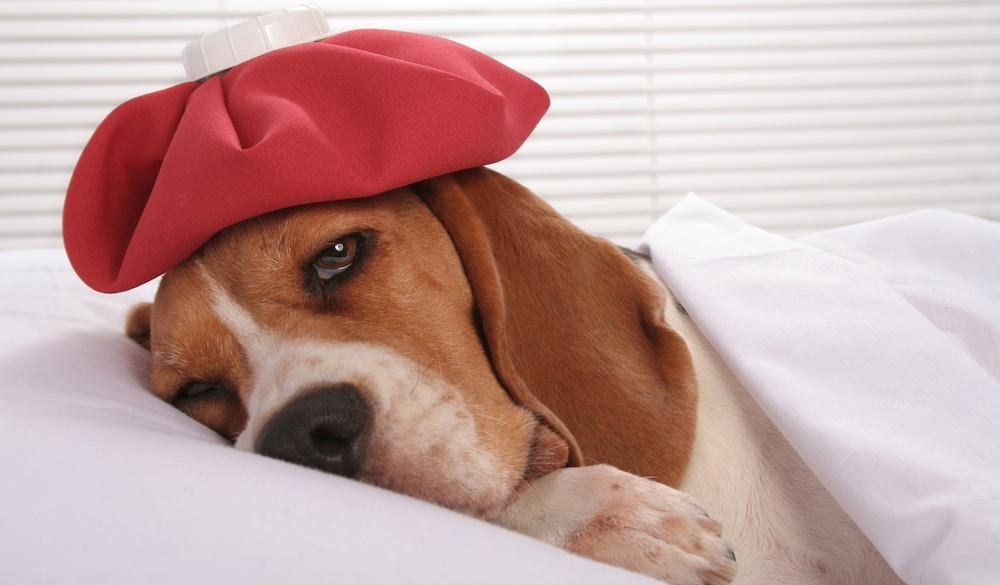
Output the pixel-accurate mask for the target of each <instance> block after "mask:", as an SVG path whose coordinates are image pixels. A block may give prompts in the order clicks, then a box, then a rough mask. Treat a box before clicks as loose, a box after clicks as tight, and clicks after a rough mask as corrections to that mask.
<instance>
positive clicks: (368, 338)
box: [126, 168, 899, 585]
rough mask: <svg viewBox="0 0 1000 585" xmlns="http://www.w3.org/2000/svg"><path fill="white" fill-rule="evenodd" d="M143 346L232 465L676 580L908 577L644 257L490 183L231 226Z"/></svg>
mask: <svg viewBox="0 0 1000 585" xmlns="http://www.w3.org/2000/svg"><path fill="white" fill-rule="evenodd" d="M644 264H645V265H644ZM126 329H127V334H128V335H129V336H130V337H132V338H133V339H134V340H136V341H137V342H139V343H140V344H142V345H143V346H145V347H146V348H148V349H150V350H151V352H152V371H151V377H152V391H153V392H154V393H155V394H156V395H158V396H160V397H161V398H163V399H164V400H166V401H168V402H169V403H171V404H172V405H174V406H175V407H176V408H178V409H180V410H181V411H183V412H184V413H186V414H188V415H190V416H191V417H193V418H195V419H196V420H198V421H200V422H201V423H202V424H204V425H206V426H208V427H210V428H212V429H213V430H215V431H216V432H218V433H219V434H220V435H222V436H224V437H226V438H228V439H229V440H230V441H232V443H233V444H234V445H235V446H236V448H238V449H244V450H247V451H253V452H257V453H260V454H263V455H267V456H271V457H275V458H278V459H283V460H285V461H289V462H292V463H296V464H300V465H305V466H308V467H313V468H316V469H318V470H321V471H325V472H329V473H334V474H338V475H342V476H346V477H351V478H356V479H358V480H360V481H363V482H367V483H371V484H374V485H378V486H382V487H385V488H388V489H392V490H395V491H398V492H402V493H404V494H408V495H411V496H415V497H418V498H422V499H425V500H429V501H431V502H436V503H438V504H440V505H443V506H446V507H449V508H452V509H454V510H457V511H460V512H463V513H466V514H470V515H472V516H476V517H479V518H482V519H485V520H488V521H492V522H495V523H497V524H500V525H502V526H505V527H508V528H510V529H513V530H516V531H518V532H522V533H524V534H527V535H530V536H533V537H536V538H538V539H540V540H543V541H545V542H548V543H551V544H553V545H556V546H560V547H563V548H565V549H567V550H569V551H572V552H575V553H578V554H581V555H584V556H587V557H590V558H592V559H596V560H598V561H602V562H607V563H610V564H614V565H618V566H621V567H624V568H626V569H630V570H633V571H637V572H640V573H644V574H646V575H650V576H652V577H655V578H658V579H661V580H663V581H665V582H668V583H672V584H674V585H689V584H690V585H701V584H705V583H709V584H723V583H730V582H734V581H733V579H734V576H735V574H736V559H737V558H739V560H740V575H739V578H737V579H736V580H735V582H736V583H740V584H742V585H764V584H767V585H784V584H787V585H792V584H794V585H813V584H815V585H819V584H824V585H848V584H850V585H860V584H886V583H899V580H898V579H897V578H896V577H895V576H894V575H893V573H892V571H891V570H890V569H889V568H888V567H887V566H886V564H885V562H884V561H883V560H882V558H881V557H880V556H879V554H878V553H877V552H876V551H875V550H874V548H873V547H872V546H871V544H870V543H869V542H868V541H867V540H866V539H865V537H864V536H863V535H862V534H861V532H860V531H859V530H858V529H857V528H856V527H855V526H854V525H853V524H852V523H851V521H850V520H849V519H848V518H847V516H846V515H845V514H844V513H843V512H842V511H841V509H840V508H839V507H838V506H837V504H836V503H835V502H834V501H833V500H832V498H831V497H830V495H829V494H828V493H827V492H826V491H825V490H824V489H823V487H822V486H821V485H820V484H819V482H818V481H817V480H816V479H815V477H813V475H812V474H811V473H809V471H808V470H807V469H806V467H805V466H804V464H803V463H802V461H801V460H800V459H799V458H798V457H797V456H796V454H795V453H794V451H793V450H792V449H791V447H790V446H789V445H788V443H787V442H786V441H785V440H784V439H783V438H782V436H781V435H780V433H779V432H778V431H777V430H776V429H775V427H774V426H773V425H772V424H771V423H770V421H769V420H768V419H767V417H766V416H765V415H764V414H763V413H762V412H761V411H760V409H759V408H758V407H757V406H756V404H754V402H753V400H752V399H751V397H750V396H749V395H748V394H747V393H746V392H745V391H744V390H743V389H742V387H741V386H740V384H739V382H738V381H737V380H736V379H735V378H734V377H733V375H732V374H731V373H730V372H729V371H728V370H727V369H726V367H725V365H724V363H723V362H722V360H721V359H720V358H719V356H718V355H717V354H716V353H715V352H714V351H713V350H712V348H711V346H710V345H709V344H708V343H707V342H706V341H705V339H704V338H703V337H702V336H701V335H700V333H699V332H698V330H697V329H696V328H695V326H694V325H693V324H692V323H691V321H690V320H689V319H688V318H687V316H686V315H685V314H684V312H683V311H682V310H681V309H680V308H679V307H678V306H677V305H676V303H674V302H673V300H672V298H671V296H670V293H669V291H668V290H667V289H666V288H665V287H664V286H663V285H662V284H661V283H660V282H659V281H658V280H656V279H655V275H654V274H653V273H652V271H651V270H649V269H648V264H646V263H644V262H643V261H642V259H641V258H634V259H630V257H629V256H627V255H626V254H625V253H623V252H622V251H621V250H619V249H618V248H617V247H615V246H614V245H612V244H611V243H610V242H608V241H606V240H603V239H600V238H595V237H592V236H590V235H588V234H586V233H584V232H582V231H580V230H579V229H577V228H575V227H574V226H573V225H572V224H570V223H569V222H568V221H567V220H565V219H564V218H563V217H561V216H560V215H559V214H558V213H556V212H555V211H554V210H553V209H552V208H550V207H549V206H548V205H547V204H545V203H544V202H543V201H542V200H541V199H539V198H538V197H537V196H535V195H534V194H532V193H531V192H530V191H528V190H527V189H526V188H524V187H523V186H521V185H519V184H518V183H517V182H515V181H513V180H511V179H509V178H507V177H505V176H503V175H501V174H498V173H496V172H493V171H490V170H487V169H484V168H474V169H469V170H465V171H460V172H457V173H452V174H449V175H444V176H440V177H436V178H433V179H430V180H427V181H423V182H420V183H417V184H414V185H411V186H409V187H407V188H402V189H397V190H394V191H391V192H388V193H384V194H381V195H379V196H376V197H370V198H367V199H353V200H346V201H337V202H330V203H320V204H313V205H306V206H302V207H296V208H291V209H286V210H283V211H279V212H274V213H271V214H268V215H264V216H261V217H257V218H254V219H251V220H248V221H245V222H243V223H240V224H237V225H235V226H233V227H230V228H228V229H226V230H224V231H222V232H220V233H219V234H217V235H216V236H215V237H214V238H213V239H212V240H210V241H209V242H208V243H206V244H205V245H204V246H203V247H202V248H201V249H200V250H199V251H198V252H196V253H195V254H194V255H193V256H191V257H190V258H189V259H187V260H186V261H185V262H183V263H182V264H180V265H178V266H177V267H176V268H174V269H172V270H171V271H169V272H168V273H167V274H166V275H164V277H163V279H162V281H161V283H160V286H159V289H158V291H157V294H156V298H155V301H154V302H153V303H152V304H148V303H147V304H141V305H138V306H136V307H134V308H133V309H132V310H131V312H130V313H129V316H128V319H127V326H126ZM696 502H697V503H696ZM703 510H704V511H703ZM706 511H707V513H706ZM723 526H724V527H725V528H723ZM727 542H728V543H731V545H732V548H730V545H729V544H727ZM734 549H735V550H734Z"/></svg>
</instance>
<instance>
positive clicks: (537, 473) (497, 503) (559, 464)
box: [358, 423, 569, 520]
mask: <svg viewBox="0 0 1000 585" xmlns="http://www.w3.org/2000/svg"><path fill="white" fill-rule="evenodd" d="M524 451H525V452H526V453H527V456H526V457H525V459H524V462H523V464H522V465H521V466H520V467H519V468H517V469H503V468H499V467H497V468H494V469H493V470H491V471H493V473H481V472H480V473H465V474H461V475H459V476H455V477H453V478H452V479H451V480H450V481H445V478H444V477H442V476H437V477H436V478H434V477H429V476H428V475H427V474H425V473H423V472H422V470H424V469H427V468H428V467H429V468H434V467H435V465H434V463H429V464H428V465H420V464H417V465H411V466H408V467H407V468H405V469H402V470H394V472H387V471H381V470H380V469H382V466H380V465H378V463H377V462H373V465H370V466H366V469H365V470H364V471H363V472H362V474H361V476H360V477H359V478H358V479H359V480H360V481H362V482H364V483H368V484H371V485H375V486H378V487H381V488H385V489H389V490H392V491H395V492H398V493H402V494H405V495H408V496H411V497H415V498H418V499H422V500H426V501H429V502H432V503H435V504H438V505H441V506H444V507H446V508H450V509H452V510H454V511H456V512H461V513H463V514H467V515H469V516H474V517H476V518H480V519H482V520H494V519H495V518H496V517H497V516H499V515H500V514H501V513H502V512H503V511H504V509H505V508H506V507H507V506H508V505H509V504H510V503H511V502H512V501H514V500H515V499H516V498H517V496H518V495H520V493H521V492H522V491H523V490H524V489H525V488H527V487H528V486H529V485H531V483H532V482H533V481H535V480H537V479H538V478H540V477H543V476H545V475H547V474H549V473H551V472H553V471H555V470H557V469H561V468H563V467H565V466H566V464H567V462H568V461H569V445H568V444H567V443H566V441H565V440H564V439H563V438H562V437H560V436H559V435H557V434H555V433H554V432H552V430H550V429H549V428H548V427H547V426H546V425H544V424H541V423H538V424H536V425H535V428H534V432H533V433H532V435H531V439H530V443H529V444H528V445H526V446H525V449H524ZM481 455H482V454H481V453H478V454H476V456H477V457H479V456H481ZM458 471H461V470H458ZM480 471H482V469H480ZM491 475H492V480H491V478H490V477H489V476H491Z"/></svg>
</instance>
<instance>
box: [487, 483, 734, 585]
mask: <svg viewBox="0 0 1000 585" xmlns="http://www.w3.org/2000/svg"><path fill="white" fill-rule="evenodd" d="M499 522H500V523H501V524H503V525H505V526H507V527H509V528H511V529H513V530H517V531H518V532H523V533H525V534H528V535H530V536H534V537H535V538H538V539H541V540H544V541H546V542H549V543H551V544H555V545H557V546H561V547H563V548H565V549H567V550H570V551H572V552H575V553H577V554H581V555H583V556H586V557H589V558H592V559H594V560H597V561H601V562H604V563H608V564H612V565H617V566H619V567H623V568H626V569H629V570H632V571H636V572H639V573H643V574H645V575H649V576H651V577H656V578H657V579H661V580H663V581H666V582H667V583H671V584H672V585H706V584H710V585H724V584H726V583H729V582H730V581H732V579H733V577H734V576H735V574H736V559H735V555H734V554H733V550H732V548H730V547H729V545H727V544H726V543H725V541H723V539H722V534H721V529H722V526H721V525H720V524H719V523H718V522H716V521H715V520H712V519H711V518H709V517H708V515H707V514H705V512H704V511H702V509H701V508H700V507H698V505H697V504H695V502H694V500H693V499H692V498H691V497H690V496H688V495H687V494H685V493H684V492H680V491H677V490H675V489H673V488H671V487H668V486H665V485H663V484H661V483H657V482H655V481H652V480H648V479H643V478H641V477H638V476H635V475H632V474H630V473H626V472H624V471H621V470H620V469H617V468H614V467H611V466H609V465H594V466H590V467H575V468H568V469H560V470H558V471H555V472H552V473H550V474H549V475H546V476H545V477H542V478H541V479H539V480H537V481H535V482H534V483H533V484H532V485H531V486H530V487H528V488H527V489H526V490H525V491H524V492H523V493H522V494H521V495H520V496H519V497H518V499H517V500H516V501H515V502H514V503H513V504H511V505H510V506H509V507H508V508H507V509H506V510H505V511H504V512H503V514H502V515H501V517H500V518H499Z"/></svg>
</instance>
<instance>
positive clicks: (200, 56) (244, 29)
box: [181, 4, 330, 81]
mask: <svg viewBox="0 0 1000 585" xmlns="http://www.w3.org/2000/svg"><path fill="white" fill-rule="evenodd" d="M327 36H330V25H329V23H327V21H326V15H324V14H323V11H322V10H320V9H319V8H318V7H316V6H313V5H311V4H302V5H301V6H296V7H295V8H288V9H286V10H279V11H278V12H269V13H267V14H263V15H261V16H258V17H257V18H253V19H251V20H244V21H243V22H240V23H237V24H234V25H232V26H229V27H226V28H224V29H222V30H217V31H215V32H213V33H209V34H207V35H204V36H202V37H200V38H197V39H195V40H193V41H191V42H190V43H188V44H187V45H186V46H185V47H184V50H183V51H181V61H182V62H183V63H184V71H185V72H186V73H187V78H188V81H194V80H197V79H201V78H203V77H208V76H209V75H212V74H213V73H218V72H219V71H223V70H225V69H229V68H230V67H234V66H236V65H239V64H240V63H243V62H245V61H249V60H250V59H253V58H254V57H257V56H260V55H263V54H264V53H269V52H271V51H274V50H277V49H281V48H284V47H290V46H292V45H299V44H302V43H308V42H311V41H316V40H319V39H322V38H324V37H327Z"/></svg>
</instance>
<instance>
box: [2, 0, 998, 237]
mask: <svg viewBox="0 0 1000 585" xmlns="http://www.w3.org/2000/svg"><path fill="white" fill-rule="evenodd" d="M289 1H290V2H295V0H289ZM317 4H318V5H320V6H321V7H323V8H324V10H325V11H326V12H327V14H328V17H329V20H330V23H331V26H332V27H333V29H334V30H335V31H340V30H349V29H353V28H361V27H374V28H393V29H401V30H412V31H418V32H427V33H432V34H440V35H445V36H448V37H450V38H453V39H455V40H457V41H460V42H463V43H466V44H469V45H471V46H473V47H475V48H477V49H479V50H482V51H484V52H486V53H489V54H491V55H493V56H495V57H497V58H499V59H501V60H502V61H504V62H505V63H507V64H509V65H511V66H512V67H514V68H516V69H518V70H520V71H523V72H524V73H526V74H528V75H530V76H532V77H533V78H535V79H536V80H538V81H539V82H540V83H542V85H544V86H545V87H546V88H547V89H548V90H549V92H550V94H551V95H552V109H551V110H550V112H549V113H548V115H547V116H546V118H545V119H544V120H543V121H542V123H541V124H540V125H539V127H538V129H537V131H536V132H535V134H534V135H533V136H532V137H531V138H530V139H529V141H528V142H527V144H526V145H525V146H524V147H523V148H522V150H521V151H520V152H519V153H518V154H517V155H515V156H514V157H512V158H511V159H509V160H507V161H503V162H501V163H498V164H497V165H495V167H496V168H497V169H498V170H500V171H502V172H505V173H507V174H509V175H511V176H513V177H515V178H517V179H519V180H521V181H522V182H524V183H525V184H526V185H528V186H529V187H531V188H532V189H533V190H534V191H535V192H537V193H538V194H539V195H541V196H543V197H545V198H546V199H547V200H549V201H550V202H551V203H552V204H553V205H554V206H555V207H556V208H557V209H558V210H560V211H561V212H563V213H564V214H566V215H567V216H568V217H569V218H570V219H572V220H573V221H574V222H576V223H577V224H579V225H580V226H582V227H583V228H585V229H587V230H589V231H591V232H593V233H595V234H598V235H601V236H606V237H610V238H612V239H614V240H615V241H617V242H619V243H621V244H625V245H633V244H635V243H636V242H637V241H638V237H639V236H640V234H641V233H642V231H643V230H644V229H645V228H646V227H648V225H649V224H650V223H651V222H652V221H653V220H654V219H655V218H656V217H657V216H658V215H659V214H661V213H662V212H663V211H664V210H666V209H667V208H669V206H670V205H672V204H673V203H674V202H675V201H676V200H677V199H678V198H679V197H680V196H682V195H683V194H684V193H686V192H688V191H695V192H698V193H699V194H701V195H702V196H704V197H707V198H708V199H710V200H711V201H713V202H715V203H717V204H719V205H721V206H723V207H726V208H728V209H730V210H732V211H734V212H736V213H739V214H740V215H742V216H743V217H745V218H746V219H748V220H750V221H752V222H755V223H757V224H759V225H761V226H763V227H765V228H768V229H773V230H776V231H778V232H781V233H785V234H788V235H797V234H801V233H804V232H809V231H814V230H816V229H822V228H826V227H833V226H837V225H843V224H846V223H851V222H856V221H862V220H867V219H873V218H877V217H881V216H885V215H890V214H894V213H899V212H904V211H907V210H911V209H917V208H923V207H929V206H935V207H944V208H949V209H954V210H958V211H963V212H967V213H972V214H977V215H980V216H983V217H987V218H992V219H1000V0H997V1H958V0H937V1H935V0H872V1H868V0H830V1H823V0H688V1H682V0H672V1H671V0H665V1H654V0H651V1H646V2H629V1H607V0H605V1H597V0H575V1H572V2H570V1H558V0H536V1H533V2H495V1H492V2H487V1H485V0H452V1H449V2H443V1H440V0H432V1H423V2H410V1H407V2H404V1H380V0H368V1H366V2H343V1H336V2H334V1H329V2H317ZM283 7H286V4H285V3H283V2H280V1H278V2H274V1H267V2H263V1H257V0H247V1H237V0H219V1H215V2H203V1H194V0H186V1H185V0H182V1H171V2H168V1H163V2H154V1H130V2H118V1H108V0H103V1H93V2H86V1H70V0H35V1H7V2H3V3H0V247H3V248H17V247H33V246H34V247H37V246H57V245H59V243H60V241H59V223H60V219H59V214H60V208H61V204H62V200H63V196H64V193H65V188H66V185H67V183H68V180H69V175H70V172H71V170H72V166H73V164H74V163H75V161H76V158H77V156H78V155H79V152H80V149H81V148H82V147H83V145H84V143H85V142H86V139H87V138H88V136H89V135H90V133H91V132H92V131H93V129H94V128H95V127H96V125H97V124H98V122H100V120H101V119H102V118H103V117H104V116H105V115H106V114H107V113H108V112H109V111H110V110H111V109H112V108H113V107H114V106H115V105H117V104H118V103H120V102H122V101H124V100H125V99H128V98H130V97H133V96H136V95H139V94H141V93H145V92H149V91H153V90H156V89H160V88H163V87H166V86H168V85H171V84H174V83H177V82H179V81H182V69H181V66H180V62H179V58H178V55H179V53H180V50H181V47H182V46H183V44H184V43H185V42H186V41H187V40H189V39H191V38H193V37H195V36H197V35H200V34H202V33H205V32H210V31H212V30H215V29H217V28H220V27H222V26H224V25H226V24H231V23H232V22H235V21H237V20H242V19H245V18H249V17H252V16H255V15H257V14H260V13H263V12H267V11H271V10H275V9H279V8H283Z"/></svg>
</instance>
